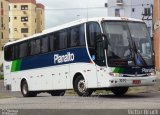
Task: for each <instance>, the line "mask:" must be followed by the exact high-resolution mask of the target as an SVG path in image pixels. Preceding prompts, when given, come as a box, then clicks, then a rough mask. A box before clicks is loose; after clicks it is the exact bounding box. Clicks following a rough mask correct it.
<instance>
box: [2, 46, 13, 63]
mask: <svg viewBox="0 0 160 115" xmlns="http://www.w3.org/2000/svg"><path fill="white" fill-rule="evenodd" d="M4 52H5V54H4V59H5V60H7V61H11V60H13V59H14V46H13V45H10V46H6V47H5V48H4Z"/></svg>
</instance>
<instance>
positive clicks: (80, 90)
mask: <svg viewBox="0 0 160 115" xmlns="http://www.w3.org/2000/svg"><path fill="white" fill-rule="evenodd" d="M74 90H75V92H76V93H77V94H78V95H79V96H90V95H91V94H92V92H93V91H92V90H91V89H87V88H86V83H85V80H84V78H83V76H82V75H79V76H78V77H77V78H76V79H75V82H74Z"/></svg>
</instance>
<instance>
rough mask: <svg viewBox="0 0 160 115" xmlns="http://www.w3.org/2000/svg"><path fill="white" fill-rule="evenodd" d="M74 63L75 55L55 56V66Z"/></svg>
mask: <svg viewBox="0 0 160 115" xmlns="http://www.w3.org/2000/svg"><path fill="white" fill-rule="evenodd" d="M71 61H74V54H73V53H70V52H67V54H65V55H59V54H55V55H54V63H55V64H57V63H58V64H60V63H64V62H71Z"/></svg>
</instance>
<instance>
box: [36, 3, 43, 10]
mask: <svg viewBox="0 0 160 115" xmlns="http://www.w3.org/2000/svg"><path fill="white" fill-rule="evenodd" d="M36 6H37V8H42V9H44V5H43V4H41V3H37V4H36Z"/></svg>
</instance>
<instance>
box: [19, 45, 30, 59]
mask: <svg viewBox="0 0 160 115" xmlns="http://www.w3.org/2000/svg"><path fill="white" fill-rule="evenodd" d="M27 43H28V42H24V43H21V44H20V45H19V48H20V52H19V53H20V54H19V57H20V58H22V57H25V56H27V55H28V44H27Z"/></svg>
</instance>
